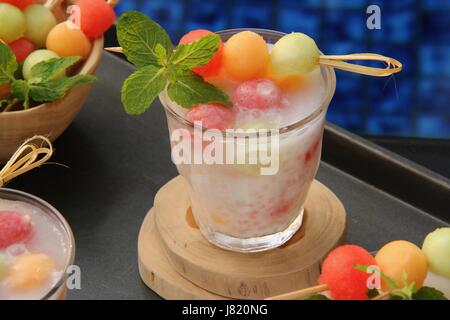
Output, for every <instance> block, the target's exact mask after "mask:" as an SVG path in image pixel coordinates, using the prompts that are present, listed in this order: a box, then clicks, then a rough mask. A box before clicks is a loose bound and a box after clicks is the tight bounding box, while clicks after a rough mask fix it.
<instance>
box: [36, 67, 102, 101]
mask: <svg viewBox="0 0 450 320" xmlns="http://www.w3.org/2000/svg"><path fill="white" fill-rule="evenodd" d="M95 79H96V78H95V77H94V76H91V75H81V74H79V75H76V76H73V77H69V78H64V79H60V80H49V81H45V82H40V83H32V84H29V91H30V97H31V99H33V100H34V101H36V102H52V101H55V100H59V99H62V98H64V97H65V96H66V94H67V92H68V91H69V90H70V89H72V88H73V87H74V86H76V85H80V84H84V83H90V82H93V81H95Z"/></svg>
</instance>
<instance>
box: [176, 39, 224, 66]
mask: <svg viewBox="0 0 450 320" xmlns="http://www.w3.org/2000/svg"><path fill="white" fill-rule="evenodd" d="M219 42H220V36H219V35H218V34H209V35H207V36H204V37H201V38H200V39H199V40H197V41H194V42H192V43H188V44H181V45H179V46H178V47H177V49H176V50H175V52H174V53H173V55H172V57H171V59H170V62H171V63H173V64H175V65H177V66H180V67H182V68H186V69H191V68H193V67H198V66H204V65H205V64H207V63H208V62H209V61H211V59H212V57H213V56H214V55H215V54H216V52H217V49H219Z"/></svg>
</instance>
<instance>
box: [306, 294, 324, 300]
mask: <svg viewBox="0 0 450 320" xmlns="http://www.w3.org/2000/svg"><path fill="white" fill-rule="evenodd" d="M305 300H330V298H328V297H327V296H325V295H323V294H314V295H312V296H310V297H308V298H306V299H305Z"/></svg>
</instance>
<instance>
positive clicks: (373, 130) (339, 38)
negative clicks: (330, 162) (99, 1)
mask: <svg viewBox="0 0 450 320" xmlns="http://www.w3.org/2000/svg"><path fill="white" fill-rule="evenodd" d="M371 4H376V5H379V6H380V8H381V24H382V29H381V30H368V29H367V28H366V19H367V17H368V15H367V14H366V8H367V7H368V6H369V5H371ZM116 8H117V12H118V13H119V14H120V13H122V12H123V11H126V10H130V9H133V10H139V11H141V12H143V13H145V14H147V15H148V16H150V17H151V18H152V19H154V20H156V21H158V22H159V23H160V24H161V25H162V26H163V27H164V28H166V29H167V30H168V32H169V33H170V35H171V37H172V39H173V41H174V42H175V41H177V40H178V39H179V38H180V36H181V35H183V34H184V33H185V32H187V31H189V30H192V29H198V28H203V29H210V30H214V31H217V30H221V29H228V28H237V27H257V28H267V29H276V30H280V31H284V32H291V31H301V32H304V33H307V34H309V35H310V36H312V37H313V38H314V39H316V41H317V43H318V45H319V47H320V48H321V50H322V51H323V52H324V53H326V54H345V53H352V52H376V53H381V54H385V55H388V56H392V57H395V58H397V59H398V60H400V61H402V62H403V64H404V71H403V72H402V73H400V74H398V75H396V76H395V77H394V78H392V77H391V78H370V77H366V76H360V75H356V74H351V73H347V72H341V71H338V72H337V76H338V86H337V92H336V95H335V98H334V100H333V102H332V105H331V108H330V112H329V114H328V120H329V121H331V122H334V123H336V124H338V125H340V126H342V127H344V128H347V129H349V130H351V131H354V132H357V133H363V134H373V135H395V136H418V137H433V138H447V139H449V138H450V0H423V1H420V0H395V1H393V0H384V1H372V0H369V1H366V0H352V1H350V0H315V1H314V0H239V1H238V0H235V1H226V0H207V1H205V0H170V1H169V0H122V1H121V2H120V3H119V5H118V6H117V7H116Z"/></svg>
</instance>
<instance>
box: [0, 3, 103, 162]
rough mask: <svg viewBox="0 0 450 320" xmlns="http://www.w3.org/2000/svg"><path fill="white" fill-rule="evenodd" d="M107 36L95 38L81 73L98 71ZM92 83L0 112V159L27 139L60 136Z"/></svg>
mask: <svg viewBox="0 0 450 320" xmlns="http://www.w3.org/2000/svg"><path fill="white" fill-rule="evenodd" d="M66 5H67V4H66V3H64V2H63V3H61V6H60V7H57V8H55V9H54V10H53V12H54V13H55V16H56V17H57V19H58V20H59V21H63V20H64V18H65V17H64V16H63V15H62V12H66V11H65V6H66ZM103 42H104V39H103V37H102V38H99V39H96V40H95V41H94V42H93V46H92V52H91V54H90V56H89V57H88V58H87V59H86V61H85V62H84V64H83V65H82V66H81V69H80V72H79V73H80V74H92V75H94V74H95V71H96V68H97V65H98V64H99V62H100V59H101V57H102V51H103ZM91 86H92V84H90V83H88V84H83V85H78V86H76V87H74V88H72V90H70V91H69V92H68V94H67V95H66V96H65V97H64V98H63V99H61V100H58V101H54V102H52V103H44V104H41V105H39V106H36V107H34V108H31V109H28V110H21V111H10V112H1V113H0V163H3V162H6V161H7V160H8V159H9V157H11V155H12V154H13V153H14V151H16V149H17V147H19V146H20V145H21V144H22V143H23V142H24V141H25V140H26V139H28V138H30V137H32V136H34V135H44V136H47V137H49V139H50V140H51V141H54V140H55V139H56V138H58V137H59V136H60V135H61V134H62V133H63V132H64V131H65V130H66V129H67V127H68V126H69V125H70V124H71V123H72V121H73V120H74V119H75V117H76V116H77V114H78V113H79V112H80V110H81V108H82V107H83V104H84V102H85V100H86V98H87V96H88V94H89V91H90V89H91Z"/></svg>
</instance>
